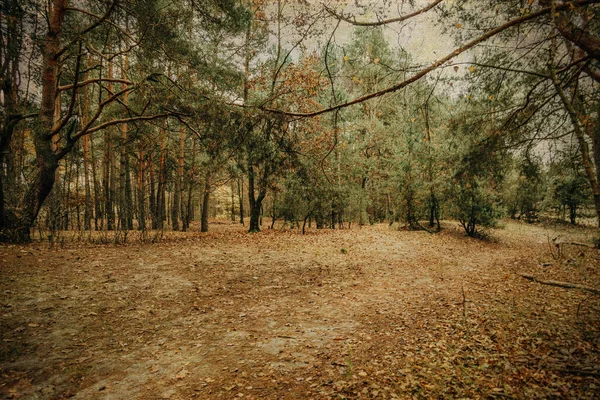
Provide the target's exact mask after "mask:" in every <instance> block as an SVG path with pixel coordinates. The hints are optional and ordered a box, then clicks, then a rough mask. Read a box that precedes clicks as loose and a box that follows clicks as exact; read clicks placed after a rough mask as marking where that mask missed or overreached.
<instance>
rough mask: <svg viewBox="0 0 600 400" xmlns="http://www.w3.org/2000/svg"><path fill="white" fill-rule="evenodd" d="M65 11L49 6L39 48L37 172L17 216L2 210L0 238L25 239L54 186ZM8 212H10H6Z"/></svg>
mask: <svg viewBox="0 0 600 400" xmlns="http://www.w3.org/2000/svg"><path fill="white" fill-rule="evenodd" d="M65 12H66V0H56V1H55V2H54V6H53V7H51V9H50V13H49V14H50V15H49V18H48V20H49V26H48V32H47V34H46V37H45V38H44V42H43V43H44V46H43V48H42V53H43V58H42V101H41V107H40V117H39V118H40V120H39V123H38V124H37V127H36V129H35V130H34V132H33V145H34V148H35V159H36V165H35V168H36V172H35V177H34V179H33V182H32V183H31V185H30V186H29V188H28V189H27V192H26V193H25V196H24V198H23V202H22V205H23V208H22V209H21V210H20V211H21V213H20V216H19V217H17V216H15V215H14V214H13V213H7V210H4V214H5V215H4V221H3V229H2V231H1V232H0V240H2V241H10V242H27V241H29V240H30V235H29V234H30V231H31V227H32V226H33V223H34V222H35V219H36V218H37V216H38V213H39V211H40V208H41V207H42V205H43V204H44V201H45V200H46V198H47V197H48V195H49V194H50V192H51V190H52V187H53V186H54V180H55V172H56V170H57V168H58V157H57V156H56V153H55V152H54V151H52V144H51V135H49V134H48V132H49V131H51V130H52V129H53V127H54V112H55V99H56V95H57V93H56V87H57V82H58V53H59V50H60V32H61V31H62V25H63V20H64V16H65ZM8 214H10V215H8Z"/></svg>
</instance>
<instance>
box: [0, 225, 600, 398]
mask: <svg viewBox="0 0 600 400" xmlns="http://www.w3.org/2000/svg"><path fill="white" fill-rule="evenodd" d="M213 222H215V223H211V231H210V232H208V233H200V232H197V231H196V232H186V233H182V232H179V233H175V232H170V233H168V235H167V236H166V237H164V238H163V240H161V241H160V242H157V243H154V244H152V243H145V244H142V243H139V242H135V241H130V242H129V243H128V244H127V245H126V246H121V245H117V246H115V245H114V244H108V245H92V244H89V243H78V242H76V241H66V242H64V243H62V245H59V244H55V245H54V246H51V245H50V244H49V243H48V242H45V241H44V242H40V241H34V242H33V243H31V244H26V245H8V246H3V247H1V248H0V285H1V287H0V299H1V301H0V303H1V307H2V315H1V323H0V327H1V328H0V335H1V341H0V377H1V378H0V394H1V396H2V398H19V399H32V398H35V399H60V398H71V397H72V398H75V399H188V398H201V399H212V398H226V399H232V398H243V399H265V398H266V399H292V398H302V399H309V398H314V399H328V398H365V399H368V398H382V399H391V398H582V399H583V398H586V399H590V398H598V397H599V396H600V368H599V366H600V359H599V357H600V349H599V348H598V343H599V340H598V339H599V338H600V323H599V318H598V317H599V313H600V302H599V298H598V296H597V295H594V294H590V293H588V292H586V291H582V290H579V289H564V288H560V287H555V286H549V285H542V284H539V283H536V282H531V281H529V280H527V279H524V278H523V277H522V276H521V275H522V274H531V275H534V276H536V277H537V278H538V279H541V280H555V281H567V282H572V283H578V284H583V285H586V286H590V287H594V288H600V274H599V273H598V271H599V270H600V269H599V268H600V258H599V254H598V250H596V249H593V248H588V247H584V246H580V245H569V244H563V245H562V246H561V247H562V251H561V254H560V257H559V256H558V254H557V253H556V249H553V246H549V240H550V238H556V237H558V236H561V237H562V238H563V239H562V240H563V242H565V243H566V242H576V243H582V242H583V243H586V242H587V241H589V240H590V239H591V238H592V234H593V232H594V230H593V229H591V228H585V227H581V226H579V227H570V226H568V225H564V224H563V225H552V226H543V225H541V224H537V225H531V224H525V223H518V222H514V221H507V222H503V223H502V224H503V225H504V227H503V228H502V229H495V230H493V231H492V232H491V239H489V240H480V239H475V238H470V237H467V236H465V235H464V232H463V231H462V229H460V228H459V225H458V223H456V222H443V223H442V227H443V229H442V231H441V232H440V233H437V234H429V233H427V232H425V231H408V230H398V229H396V228H395V227H390V226H388V224H376V225H373V226H363V227H358V226H357V227H355V228H353V229H339V230H330V229H326V230H315V229H311V230H309V231H308V232H307V233H306V234H305V235H302V234H301V233H300V232H299V230H297V229H296V230H289V229H283V230H282V229H274V230H263V231H262V232H259V233H255V234H249V233H247V232H246V231H245V229H244V228H243V227H242V226H241V225H240V224H231V223H229V222H222V221H221V222H220V223H216V222H218V221H213ZM193 228H194V229H198V228H197V227H196V226H194V227H193Z"/></svg>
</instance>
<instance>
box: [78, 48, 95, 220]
mask: <svg viewBox="0 0 600 400" xmlns="http://www.w3.org/2000/svg"><path fill="white" fill-rule="evenodd" d="M90 68H91V57H89V56H88V58H87V70H89V69H90ZM87 70H86V72H85V74H84V75H83V79H84V81H85V80H87V79H88V75H89V74H88V72H87ZM89 115H90V99H89V88H88V86H87V85H86V86H84V88H83V110H82V112H81V122H82V125H86V124H87V123H88V121H89ZM82 143H83V184H84V191H85V200H84V201H85V208H84V212H83V229H84V230H86V231H89V230H90V229H91V228H92V189H91V187H90V172H89V171H90V137H89V136H88V135H85V136H84V137H83V142H82Z"/></svg>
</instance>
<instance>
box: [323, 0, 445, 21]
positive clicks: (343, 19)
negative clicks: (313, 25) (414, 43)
mask: <svg viewBox="0 0 600 400" xmlns="http://www.w3.org/2000/svg"><path fill="white" fill-rule="evenodd" d="M442 1H444V0H435V1H434V2H432V3H430V4H429V5H427V6H425V7H424V8H421V9H420V10H417V11H415V12H413V13H410V14H407V15H403V16H400V17H397V18H392V19H387V20H382V21H374V22H359V21H357V20H356V18H355V17H352V18H350V17H347V16H345V15H343V14H338V13H336V12H335V11H334V10H332V9H330V8H329V7H327V6H325V10H327V12H328V13H329V14H331V15H333V16H334V17H335V18H337V19H338V20H339V21H345V22H348V23H349V24H352V25H355V26H381V25H387V24H391V23H394V22H402V21H406V20H407V19H410V18H413V17H416V16H417V15H420V14H423V13H426V12H427V11H429V10H431V9H432V8H433V7H435V6H437V5H438V4H440V3H441V2H442Z"/></svg>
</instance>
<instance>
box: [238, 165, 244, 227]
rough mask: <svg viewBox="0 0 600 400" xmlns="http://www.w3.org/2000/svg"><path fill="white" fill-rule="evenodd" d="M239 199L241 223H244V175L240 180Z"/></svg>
mask: <svg viewBox="0 0 600 400" xmlns="http://www.w3.org/2000/svg"><path fill="white" fill-rule="evenodd" d="M238 199H239V206H240V224H242V225H244V176H243V175H242V176H240V179H239V180H238Z"/></svg>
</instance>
